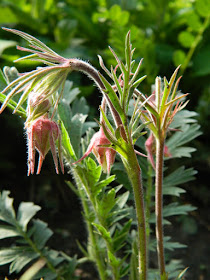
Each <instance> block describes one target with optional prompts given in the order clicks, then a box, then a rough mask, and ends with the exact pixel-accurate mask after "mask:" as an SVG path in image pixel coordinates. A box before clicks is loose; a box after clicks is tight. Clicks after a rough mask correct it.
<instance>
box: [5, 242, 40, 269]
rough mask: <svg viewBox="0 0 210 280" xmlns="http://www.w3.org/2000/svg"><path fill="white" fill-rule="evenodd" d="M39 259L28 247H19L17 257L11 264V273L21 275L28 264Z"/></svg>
mask: <svg viewBox="0 0 210 280" xmlns="http://www.w3.org/2000/svg"><path fill="white" fill-rule="evenodd" d="M37 257H38V253H36V252H34V251H32V250H31V248H28V247H18V250H16V257H15V259H14V260H13V262H12V263H11V264H10V267H9V272H10V273H13V272H16V273H19V272H20V271H21V270H22V269H23V268H24V267H25V266H26V265H27V264H29V263H30V262H31V261H32V260H34V259H36V258H37Z"/></svg>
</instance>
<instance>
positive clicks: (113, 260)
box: [108, 251, 120, 267]
mask: <svg viewBox="0 0 210 280" xmlns="http://www.w3.org/2000/svg"><path fill="white" fill-rule="evenodd" d="M108 259H109V262H110V263H111V265H112V266H113V267H119V265H120V260H119V259H117V258H116V257H115V255H114V254H113V253H112V252H111V251H108Z"/></svg>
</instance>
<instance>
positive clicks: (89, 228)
mask: <svg viewBox="0 0 210 280" xmlns="http://www.w3.org/2000/svg"><path fill="white" fill-rule="evenodd" d="M73 172H74V177H75V181H76V182H77V185H78V192H79V197H80V199H81V202H82V208H83V210H84V214H85V216H86V217H89V216H90V211H89V206H88V203H87V198H86V195H85V193H84V189H83V187H82V186H81V185H80V184H83V183H82V180H81V177H80V175H79V173H78V172H77V171H76V169H75V170H74V171H73ZM77 178H78V179H77ZM79 181H80V184H79ZM85 221H86V225H87V231H88V235H89V240H90V244H91V248H92V250H93V254H94V262H95V264H96V266H97V270H98V273H99V277H100V280H107V275H106V270H105V267H104V263H103V261H102V259H101V255H100V249H99V247H98V244H97V240H96V236H95V234H94V230H93V226H92V224H91V221H90V220H89V218H87V219H85Z"/></svg>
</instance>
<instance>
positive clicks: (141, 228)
mask: <svg viewBox="0 0 210 280" xmlns="http://www.w3.org/2000/svg"><path fill="white" fill-rule="evenodd" d="M128 155H129V156H128V158H127V160H125V159H123V158H122V161H123V163H124V166H125V168H126V171H127V174H128V177H129V179H130V181H131V184H132V187H133V192H134V199H135V205H136V216H137V222H138V246H139V279H140V280H146V279H147V242H146V222H145V213H144V197H143V186H142V178H141V169H140V166H139V163H138V160H137V158H136V154H135V151H134V149H133V146H132V145H131V146H130V149H129V153H128Z"/></svg>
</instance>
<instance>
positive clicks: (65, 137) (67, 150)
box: [61, 122, 77, 161]
mask: <svg viewBox="0 0 210 280" xmlns="http://www.w3.org/2000/svg"><path fill="white" fill-rule="evenodd" d="M61 133H62V149H63V152H64V156H65V157H66V158H67V159H68V160H69V161H71V159H73V160H74V161H76V160H77V157H76V155H75V152H74V149H73V147H72V144H71V140H70V137H69V134H68V132H67V130H66V128H65V126H64V123H63V122H61ZM69 157H70V159H69Z"/></svg>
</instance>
